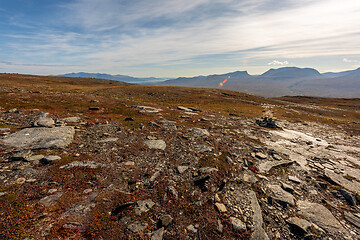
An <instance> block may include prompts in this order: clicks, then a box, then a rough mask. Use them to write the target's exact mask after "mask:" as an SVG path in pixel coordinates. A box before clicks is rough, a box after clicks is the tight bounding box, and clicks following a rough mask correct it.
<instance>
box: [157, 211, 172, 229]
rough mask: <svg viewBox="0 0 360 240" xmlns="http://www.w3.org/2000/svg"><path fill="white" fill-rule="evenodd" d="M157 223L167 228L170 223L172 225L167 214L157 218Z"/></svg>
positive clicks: (170, 218)
mask: <svg viewBox="0 0 360 240" xmlns="http://www.w3.org/2000/svg"><path fill="white" fill-rule="evenodd" d="M159 221H160V224H161V226H163V227H167V226H169V225H170V223H172V221H173V218H172V217H171V216H170V215H169V214H165V215H162V216H161V217H160V218H159Z"/></svg>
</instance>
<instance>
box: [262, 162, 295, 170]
mask: <svg viewBox="0 0 360 240" xmlns="http://www.w3.org/2000/svg"><path fill="white" fill-rule="evenodd" d="M293 163H294V161H288V160H280V161H267V162H263V163H260V164H259V171H260V172H261V173H266V172H268V171H270V169H271V168H273V167H279V166H286V165H290V164H293Z"/></svg>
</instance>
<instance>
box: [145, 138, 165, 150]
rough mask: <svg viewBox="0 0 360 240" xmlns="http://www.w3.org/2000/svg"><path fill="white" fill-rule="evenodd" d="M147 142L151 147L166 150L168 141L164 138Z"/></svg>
mask: <svg viewBox="0 0 360 240" xmlns="http://www.w3.org/2000/svg"><path fill="white" fill-rule="evenodd" d="M145 144H146V145H147V146H148V147H149V148H150V149H159V150H165V148H166V143H165V141H164V140H147V141H145Z"/></svg>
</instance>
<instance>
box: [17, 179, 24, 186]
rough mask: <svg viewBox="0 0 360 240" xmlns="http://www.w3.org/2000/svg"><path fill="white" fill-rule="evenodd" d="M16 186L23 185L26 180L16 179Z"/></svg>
mask: <svg viewBox="0 0 360 240" xmlns="http://www.w3.org/2000/svg"><path fill="white" fill-rule="evenodd" d="M15 182H16V184H20V185H21V184H24V183H25V182H26V179H25V178H18V179H16V181H15Z"/></svg>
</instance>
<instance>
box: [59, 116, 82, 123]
mask: <svg viewBox="0 0 360 240" xmlns="http://www.w3.org/2000/svg"><path fill="white" fill-rule="evenodd" d="M61 120H62V121H64V122H68V123H77V122H79V120H80V118H79V117H67V118H63V119H61Z"/></svg>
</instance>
